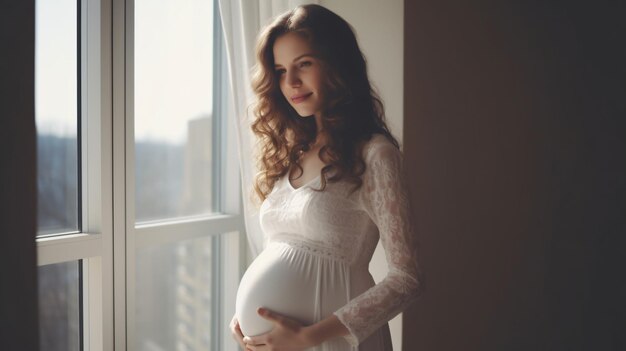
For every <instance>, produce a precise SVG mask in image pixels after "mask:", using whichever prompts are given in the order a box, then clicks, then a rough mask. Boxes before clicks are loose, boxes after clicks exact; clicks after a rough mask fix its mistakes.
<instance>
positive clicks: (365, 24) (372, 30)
mask: <svg viewBox="0 0 626 351" xmlns="http://www.w3.org/2000/svg"><path fill="white" fill-rule="evenodd" d="M320 5H322V6H325V7H327V8H328V9H330V10H331V11H333V12H335V13H337V14H338V15H339V16H341V17H343V18H344V19H345V20H346V21H348V23H350V24H351V25H352V26H353V27H354V30H355V31H356V35H357V39H358V40H359V45H360V46H361V50H362V51H363V53H364V54H365V57H366V59H367V62H368V69H369V75H370V79H371V80H372V82H373V83H374V85H375V87H376V88H377V89H378V91H379V93H380V96H381V98H382V99H383V102H384V104H385V112H386V114H387V119H388V123H389V127H390V128H391V131H392V133H393V134H394V135H395V136H396V137H397V138H398V141H400V142H401V141H402V128H403V117H404V111H403V108H404V102H403V89H404V87H403V84H404V80H403V78H402V77H403V73H402V72H403V69H404V68H403V59H404V57H403V51H404V48H403V46H404V42H403V33H404V23H403V18H404V16H403V12H404V2H403V0H393V1H380V0H340V1H336V0H335V1H323V0H322V1H320ZM387 271H388V268H387V262H386V261H385V253H384V250H383V248H382V245H380V243H379V244H378V247H377V248H376V251H375V252H374V257H373V258H372V261H371V263H370V272H371V273H372V276H374V280H375V281H377V282H378V281H381V280H382V279H383V278H384V277H385V275H386V274H387ZM389 328H390V330H391V338H392V342H393V346H394V350H400V349H401V345H402V315H401V314H400V315H398V316H397V317H396V318H394V319H393V320H392V321H391V322H390V323H389Z"/></svg>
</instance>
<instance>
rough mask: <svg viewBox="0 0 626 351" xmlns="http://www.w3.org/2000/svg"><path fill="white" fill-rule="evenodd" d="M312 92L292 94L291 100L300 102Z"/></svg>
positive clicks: (296, 102) (295, 102)
mask: <svg viewBox="0 0 626 351" xmlns="http://www.w3.org/2000/svg"><path fill="white" fill-rule="evenodd" d="M312 94H313V93H306V94H300V95H294V96H292V97H291V101H292V102H293V103H294V104H298V103H301V102H302V101H304V100H306V99H307V98H308V97H309V96H311V95H312Z"/></svg>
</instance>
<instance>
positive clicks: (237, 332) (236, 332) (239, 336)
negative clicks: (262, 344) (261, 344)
mask: <svg viewBox="0 0 626 351" xmlns="http://www.w3.org/2000/svg"><path fill="white" fill-rule="evenodd" d="M230 332H231V333H232V334H233V339H235V340H236V341H237V342H238V343H239V346H241V349H242V350H244V351H247V350H248V349H247V348H246V344H244V342H243V333H242V332H241V328H240V327H239V321H238V320H237V317H236V316H233V319H232V320H231V321H230Z"/></svg>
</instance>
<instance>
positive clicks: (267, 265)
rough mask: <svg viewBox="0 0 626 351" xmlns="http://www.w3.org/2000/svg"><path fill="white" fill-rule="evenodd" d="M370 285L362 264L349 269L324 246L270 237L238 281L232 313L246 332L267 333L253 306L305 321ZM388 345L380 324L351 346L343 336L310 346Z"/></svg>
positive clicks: (367, 349)
mask: <svg viewBox="0 0 626 351" xmlns="http://www.w3.org/2000/svg"><path fill="white" fill-rule="evenodd" d="M373 285H374V280H373V279H372V276H371V274H370V273H369V271H368V269H367V267H359V268H355V267H350V265H349V264H348V262H346V260H344V259H343V258H342V257H338V256H337V255H336V254H333V253H332V252H328V250H326V249H324V248H321V247H318V246H316V245H314V244H311V243H308V242H305V241H297V240H286V241H272V242H270V243H269V244H268V246H267V247H266V248H265V250H263V251H262V252H261V254H259V256H258V257H257V258H256V259H255V260H254V261H253V262H252V264H251V265H250V267H248V270H247V271H246V273H245V274H244V276H243V278H242V279H241V282H240V284H239V289H238V291H237V300H236V312H235V315H236V317H237V319H238V320H239V325H240V327H241V331H242V332H243V334H244V335H247V336H256V335H260V334H264V333H267V332H269V331H270V330H271V329H272V327H273V324H272V323H271V322H269V321H267V320H265V319H263V318H262V317H260V316H259V315H258V314H257V312H256V311H257V308H259V307H265V308H268V309H270V310H272V311H275V312H278V313H280V314H282V315H285V316H287V317H290V318H293V319H296V320H298V321H300V322H301V323H303V325H311V324H314V323H316V322H318V321H320V320H323V319H324V318H326V317H328V316H330V315H332V314H333V312H334V311H336V310H338V309H339V308H341V307H342V306H344V305H345V304H346V303H347V302H348V301H349V300H350V299H352V298H354V297H356V296H358V295H359V294H360V293H362V292H363V291H365V290H367V289H368V288H369V287H371V286H373ZM391 349H392V347H391V338H390V334H389V327H388V325H387V324H385V325H384V326H383V327H381V328H379V329H378V330H377V331H376V332H374V333H373V334H372V335H370V336H369V337H368V338H367V339H366V340H364V341H363V342H362V343H361V344H360V345H359V346H358V347H351V346H350V344H349V343H348V342H347V341H346V340H345V339H344V338H335V339H333V340H329V341H327V342H325V343H323V344H320V345H318V346H316V347H314V348H311V349H310V350H314V351H348V350H361V351H374V350H377V351H388V350H391Z"/></svg>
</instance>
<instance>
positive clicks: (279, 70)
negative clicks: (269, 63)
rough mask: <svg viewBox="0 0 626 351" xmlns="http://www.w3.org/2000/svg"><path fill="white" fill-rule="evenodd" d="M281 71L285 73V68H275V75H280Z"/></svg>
mask: <svg viewBox="0 0 626 351" xmlns="http://www.w3.org/2000/svg"><path fill="white" fill-rule="evenodd" d="M283 73H285V70H284V69H277V70H276V76H278V77H280V76H282V75H283Z"/></svg>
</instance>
